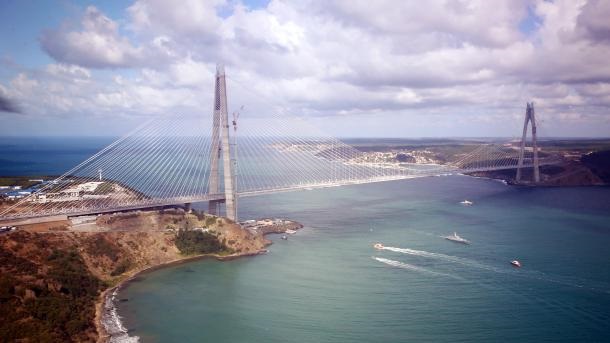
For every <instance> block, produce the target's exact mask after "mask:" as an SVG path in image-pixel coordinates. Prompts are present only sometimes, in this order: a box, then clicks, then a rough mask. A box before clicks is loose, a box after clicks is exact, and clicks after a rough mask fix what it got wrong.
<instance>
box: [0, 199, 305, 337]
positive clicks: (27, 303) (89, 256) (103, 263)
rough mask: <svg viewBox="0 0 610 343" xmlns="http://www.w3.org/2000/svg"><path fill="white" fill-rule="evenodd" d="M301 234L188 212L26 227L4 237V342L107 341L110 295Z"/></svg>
mask: <svg viewBox="0 0 610 343" xmlns="http://www.w3.org/2000/svg"><path fill="white" fill-rule="evenodd" d="M301 227H302V226H301V224H299V223H297V222H294V221H289V220H283V219H265V220H258V221H250V222H249V224H248V225H247V228H244V227H242V226H241V225H240V224H238V223H234V222H232V221H230V220H228V219H226V218H222V217H216V216H212V215H208V214H205V213H203V212H198V211H189V212H187V211H184V210H183V209H180V208H178V209H167V210H163V211H137V212H126V213H115V214H104V215H97V216H85V217H75V218H73V219H71V220H68V221H58V222H47V223H39V224H31V225H23V226H20V227H19V228H18V229H17V230H14V231H11V232H8V233H3V234H0V261H2V263H1V264H0V314H1V315H0V337H2V338H3V339H6V340H7V341H17V340H23V341H30V342H56V341H63V342H85V341H87V342H93V341H97V342H105V341H107V340H108V339H109V334H108V332H107V331H106V328H105V326H104V325H103V324H102V318H103V315H104V308H105V306H104V302H105V301H106V300H107V299H108V297H107V294H108V293H109V292H111V291H112V290H113V289H114V288H115V287H117V286H119V285H120V284H121V283H122V282H124V281H126V280H128V279H130V278H131V277H133V276H135V275H136V274H138V273H139V272H141V271H144V270H147V269H150V268H155V267H159V266H162V265H166V264H170V263H179V262H181V261H185V260H190V259H196V258H203V257H210V258H217V259H221V260H224V259H232V258H237V257H240V256H249V255H257V254H261V253H264V252H266V249H265V247H266V246H268V245H269V244H271V241H270V240H268V239H266V238H265V237H264V236H265V235H266V234H268V233H283V232H286V231H287V230H296V229H299V228H301Z"/></svg>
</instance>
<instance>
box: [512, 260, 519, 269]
mask: <svg viewBox="0 0 610 343" xmlns="http://www.w3.org/2000/svg"><path fill="white" fill-rule="evenodd" d="M510 264H512V265H513V266H515V267H517V268H521V262H519V261H517V260H514V261H510Z"/></svg>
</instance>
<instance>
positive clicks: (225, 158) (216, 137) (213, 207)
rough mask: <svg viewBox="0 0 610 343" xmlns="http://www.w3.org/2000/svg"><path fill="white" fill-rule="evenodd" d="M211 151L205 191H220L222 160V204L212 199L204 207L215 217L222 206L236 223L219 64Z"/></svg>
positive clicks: (226, 123)
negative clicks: (220, 163) (223, 205)
mask: <svg viewBox="0 0 610 343" xmlns="http://www.w3.org/2000/svg"><path fill="white" fill-rule="evenodd" d="M212 124H213V125H212V151H211V158H212V160H211V170H210V172H211V174H210V184H209V189H208V192H209V193H210V194H218V193H221V191H220V182H219V177H220V170H219V160H220V158H221V157H222V175H223V177H222V181H223V183H222V187H223V188H224V189H223V191H222V193H224V195H225V199H224V201H218V200H213V201H210V202H209V204H208V212H209V213H210V214H214V215H218V214H219V210H220V203H221V202H224V203H225V209H226V216H227V218H229V219H231V220H233V221H237V206H236V205H237V204H236V201H237V199H236V196H235V187H234V181H235V175H234V170H233V161H232V160H231V148H230V144H229V115H228V112H227V87H226V80H225V71H224V67H223V66H222V65H218V66H216V85H215V91H214V117H213V123H212Z"/></svg>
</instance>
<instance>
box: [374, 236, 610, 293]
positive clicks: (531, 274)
mask: <svg viewBox="0 0 610 343" xmlns="http://www.w3.org/2000/svg"><path fill="white" fill-rule="evenodd" d="M382 250H389V251H394V252H398V253H403V254H407V255H412V256H420V257H426V258H432V259H437V260H441V261H446V262H452V263H458V264H461V265H464V266H468V267H474V268H479V269H484V270H488V271H492V272H496V273H502V274H509V275H514V276H519V277H525V278H529V279H535V280H540V281H546V282H552V283H556V284H561V285H564V286H570V287H575V288H586V289H589V290H592V291H596V292H603V293H610V290H608V285H607V284H600V285H594V286H588V287H585V286H583V283H591V282H593V281H591V280H572V279H566V278H565V277H561V276H554V275H549V274H547V273H544V272H540V271H536V270H532V269H527V270H519V271H518V272H517V271H515V270H514V269H512V268H508V269H506V268H505V269H502V268H498V267H494V266H490V265H487V264H483V263H480V262H477V261H474V260H471V259H468V258H463V257H457V256H451V255H445V254H440V253H434V252H429V251H423V250H415V249H408V248H396V247H386V246H384V247H383V248H382Z"/></svg>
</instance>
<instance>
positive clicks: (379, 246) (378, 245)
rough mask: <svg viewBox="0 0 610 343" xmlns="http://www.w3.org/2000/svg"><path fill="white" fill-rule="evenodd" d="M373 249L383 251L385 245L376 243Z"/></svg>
mask: <svg viewBox="0 0 610 343" xmlns="http://www.w3.org/2000/svg"><path fill="white" fill-rule="evenodd" d="M373 248H375V249H377V250H383V244H381V243H375V244H374V245H373Z"/></svg>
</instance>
